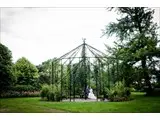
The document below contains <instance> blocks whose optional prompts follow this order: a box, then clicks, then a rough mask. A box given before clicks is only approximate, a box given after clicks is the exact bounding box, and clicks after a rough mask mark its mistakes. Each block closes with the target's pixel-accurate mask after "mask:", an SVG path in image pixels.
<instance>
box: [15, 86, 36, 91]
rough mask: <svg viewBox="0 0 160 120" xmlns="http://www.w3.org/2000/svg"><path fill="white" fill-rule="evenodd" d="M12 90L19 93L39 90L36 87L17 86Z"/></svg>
mask: <svg viewBox="0 0 160 120" xmlns="http://www.w3.org/2000/svg"><path fill="white" fill-rule="evenodd" d="M12 90H13V91H17V92H24V91H25V92H26V91H27V92H31V91H37V89H36V88H35V87H33V86H32V85H16V86H14V87H12Z"/></svg>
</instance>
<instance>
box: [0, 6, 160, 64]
mask: <svg viewBox="0 0 160 120" xmlns="http://www.w3.org/2000/svg"><path fill="white" fill-rule="evenodd" d="M159 12H160V10H158V8H157V9H156V13H155V21H156V22H158V24H159V23H160V22H159V18H160V13H159ZM0 15H1V16H0V19H1V26H0V27H1V43H3V44H4V45H6V46H7V47H8V48H9V49H10V50H11V51H12V56H13V61H14V62H15V61H16V60H17V59H19V58H20V57H22V56H24V57H26V58H28V59H29V60H30V61H31V62H32V63H33V64H35V65H38V64H40V63H41V62H43V61H46V60H47V59H51V58H53V57H60V56H61V55H63V54H65V53H66V52H68V51H70V50H71V49H73V48H75V47H77V46H78V45H79V44H82V42H83V41H82V38H86V42H87V43H88V44H90V45H92V46H94V47H96V48H97V49H99V50H101V51H104V50H105V47H104V43H105V44H108V45H110V46H111V45H113V41H114V40H115V38H114V37H112V38H108V39H107V37H102V38H100V37H101V35H102V31H101V29H104V28H105V25H107V24H108V23H109V22H113V21H116V18H117V17H118V16H117V15H116V13H115V12H108V11H107V10H106V9H105V8H1V14H0Z"/></svg>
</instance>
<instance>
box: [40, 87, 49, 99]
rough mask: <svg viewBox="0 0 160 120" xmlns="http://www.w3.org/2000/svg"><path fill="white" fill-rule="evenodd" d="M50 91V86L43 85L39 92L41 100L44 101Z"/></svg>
mask: <svg viewBox="0 0 160 120" xmlns="http://www.w3.org/2000/svg"><path fill="white" fill-rule="evenodd" d="M49 91H50V86H49V85H43V86H42V90H41V98H42V99H45V98H46V97H47V95H48V93H49Z"/></svg>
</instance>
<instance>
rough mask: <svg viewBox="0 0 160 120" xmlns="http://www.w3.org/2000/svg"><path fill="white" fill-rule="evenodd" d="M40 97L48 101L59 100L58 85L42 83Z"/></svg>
mask: <svg viewBox="0 0 160 120" xmlns="http://www.w3.org/2000/svg"><path fill="white" fill-rule="evenodd" d="M41 98H42V99H47V100H48V101H60V100H61V92H60V85H53V86H52V85H44V86H42V90H41Z"/></svg>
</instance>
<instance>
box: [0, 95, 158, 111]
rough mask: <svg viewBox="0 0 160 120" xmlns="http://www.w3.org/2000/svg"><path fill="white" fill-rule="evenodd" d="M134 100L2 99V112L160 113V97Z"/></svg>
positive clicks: (0, 109) (0, 105)
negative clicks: (61, 100)
mask: <svg viewBox="0 0 160 120" xmlns="http://www.w3.org/2000/svg"><path fill="white" fill-rule="evenodd" d="M132 97H134V100H132V101H127V102H46V101H41V100H40V98H39V97H31V98H3V99H0V112H11V113H48V112H49V113H51V112H54V113H55V112H58V113H59V112H82V113H86V112H87V113H88V112H91V113H97V112H99V113H100V112H101V113H111V112H114V113H126V112H127V113H132V112H134V113H137V112H141V113H149V112H152V113H159V112H160V97H146V96H144V94H143V93H133V94H132Z"/></svg>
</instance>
